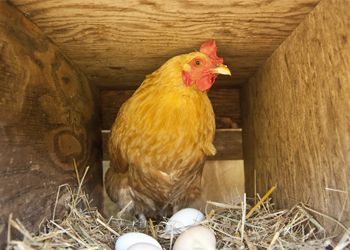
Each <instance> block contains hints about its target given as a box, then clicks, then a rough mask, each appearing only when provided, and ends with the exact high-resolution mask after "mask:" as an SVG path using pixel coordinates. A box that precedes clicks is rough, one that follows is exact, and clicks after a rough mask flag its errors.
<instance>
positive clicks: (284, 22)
mask: <svg viewBox="0 0 350 250" xmlns="http://www.w3.org/2000/svg"><path fill="white" fill-rule="evenodd" d="M9 1H10V2H11V3H13V4H14V5H15V6H16V7H17V8H18V9H20V10H21V11H22V12H23V13H24V14H25V15H26V16H27V17H29V18H30V19H31V20H32V21H33V22H34V23H35V24H37V25H38V26H39V28H40V29H41V30H42V31H43V32H44V33H45V34H46V35H47V36H48V37H49V38H50V39H52V41H54V42H55V43H56V44H57V45H58V46H59V47H60V48H61V50H62V52H63V53H64V54H66V55H67V56H68V57H69V58H70V59H72V61H73V62H74V63H75V64H77V65H78V66H79V67H80V68H81V69H82V70H83V71H84V72H85V73H86V74H87V76H88V78H89V80H90V81H91V82H93V83H95V84H96V85H98V86H100V87H111V86H112V87H113V88H126V87H129V88H135V87H136V86H138V85H139V84H140V83H141V82H142V80H143V79H144V76H145V75H146V74H149V73H152V72H153V71H154V70H155V69H157V68H158V67H159V66H160V65H162V64H163V63H164V62H165V61H166V60H168V59H169V58H171V57H173V56H175V55H178V54H182V53H188V52H191V51H194V50H198V49H199V46H200V44H201V43H202V42H203V41H205V40H207V39H209V38H214V39H216V40H217V42H218V47H219V55H221V56H223V57H224V59H225V62H226V63H227V64H228V65H229V67H230V68H231V69H232V71H233V76H232V77H219V79H218V80H217V82H216V85H217V86H222V87H226V88H227V87H232V86H237V85H240V84H242V83H244V82H246V81H247V79H248V78H249V77H250V76H251V75H252V74H253V73H254V72H255V71H256V69H257V68H258V67H259V66H260V65H261V64H262V63H263V62H264V61H265V60H266V58H268V57H269V56H270V54H271V53H272V52H273V51H274V50H275V49H276V48H277V47H278V46H279V45H280V44H281V43H282V41H283V40H284V39H285V38H286V37H288V35H289V34H290V33H291V32H292V31H293V30H294V28H295V27H296V26H297V25H298V24H299V23H300V22H301V21H302V20H303V19H304V17H305V16H306V15H307V14H308V13H309V12H310V11H311V10H312V9H313V8H314V7H315V5H316V4H317V3H318V2H319V0H269V1H266V0H249V1H241V0H224V1H219V2H216V1H210V0H201V1H199V0H195V1H184V0H176V1H171V2H169V1H163V0H132V1H116V0H100V1H94V0H86V1H81V0H69V1H66V0H54V1H52V0H40V1H33V0H9Z"/></svg>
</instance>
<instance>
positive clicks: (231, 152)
mask: <svg viewBox="0 0 350 250" xmlns="http://www.w3.org/2000/svg"><path fill="white" fill-rule="evenodd" d="M109 136H110V133H109V132H103V133H102V138H103V159H104V160H109V154H108V146H107V143H108V139H109ZM214 145H215V147H216V150H217V152H216V155H215V156H212V157H209V158H208V160H241V159H242V158H243V153H242V131H240V130H232V129H224V130H220V129H219V130H217V131H216V134H215V140H214Z"/></svg>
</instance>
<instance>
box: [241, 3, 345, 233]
mask: <svg viewBox="0 0 350 250" xmlns="http://www.w3.org/2000/svg"><path fill="white" fill-rule="evenodd" d="M349 9H350V1H349V0H324V1H322V2H321V3H320V4H319V5H318V6H317V7H316V8H315V11H313V12H312V13H311V14H310V15H309V16H308V17H307V19H306V20H305V21H304V22H303V23H302V24H301V25H300V26H299V27H298V28H297V29H296V30H295V31H294V32H293V34H292V35H291V36H290V37H289V38H288V39H287V40H286V41H285V42H284V43H283V44H282V45H281V46H280V47H279V48H278V49H277V50H276V51H275V52H274V53H273V55H272V56H271V58H269V60H268V61H267V62H266V63H265V64H264V65H263V67H261V69H260V70H259V71H258V72H257V74H256V75H255V76H254V77H252V78H251V79H250V81H249V83H248V84H247V85H245V86H244V87H243V94H242V101H243V102H242V103H243V113H244V115H243V131H244V132H243V142H244V150H243V151H244V160H245V169H246V189H247V191H248V193H249V194H250V195H252V194H253V187H254V171H256V177H257V179H256V184H257V190H258V192H260V193H264V192H266V190H267V189H268V188H269V187H270V186H271V185H274V184H277V187H278V188H277V191H276V192H275V194H274V198H275V201H276V202H277V204H278V205H279V206H280V207H285V206H291V205H292V204H295V203H296V202H297V201H303V202H306V203H308V204H309V205H310V206H311V207H313V208H315V209H316V210H318V211H320V212H323V213H325V214H328V215H330V216H332V217H334V218H336V219H338V220H340V221H342V223H344V224H345V225H346V226H347V227H349V226H350V202H349V198H350V184H349V180H350V70H349V69H350V12H349ZM336 190H338V191H336ZM328 228H329V229H332V228H331V227H328Z"/></svg>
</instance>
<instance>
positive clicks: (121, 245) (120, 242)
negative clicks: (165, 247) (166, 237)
mask: <svg viewBox="0 0 350 250" xmlns="http://www.w3.org/2000/svg"><path fill="white" fill-rule="evenodd" d="M136 243H148V244H152V245H154V246H155V247H158V248H159V249H162V247H161V246H160V244H159V243H158V241H156V240H155V239H154V238H152V237H151V236H149V235H147V234H143V233H136V232H135V233H126V234H123V235H122V236H120V237H119V238H118V239H117V242H116V243H115V250H127V249H128V248H129V247H130V246H132V245H135V244H136Z"/></svg>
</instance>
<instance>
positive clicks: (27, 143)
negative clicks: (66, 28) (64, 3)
mask: <svg viewBox="0 0 350 250" xmlns="http://www.w3.org/2000/svg"><path fill="white" fill-rule="evenodd" d="M94 93H95V92H94V91H93V89H92V88H91V87H90V86H89V84H88V82H87V80H86V78H85V76H84V75H82V74H81V73H80V72H79V71H77V70H75V69H74V67H73V66H72V65H71V64H70V63H69V61H68V60H67V59H66V58H65V57H64V56H63V55H62V54H61V53H60V52H59V51H58V50H57V47H55V46H54V45H53V44H52V43H50V42H49V40H48V39H46V38H45V37H44V36H43V34H42V33H41V32H40V30H39V29H38V28H37V27H36V26H35V25H33V24H32V23H31V22H30V21H28V20H27V19H26V18H25V17H24V16H23V15H22V14H21V13H20V12H18V11H17V9H15V8H13V7H11V6H9V5H8V4H7V3H6V2H4V1H0V183H1V184H0V249H4V248H5V246H4V245H2V244H5V236H6V232H7V230H6V228H7V227H6V223H7V221H8V216H9V214H10V213H13V216H14V218H18V219H20V220H21V221H22V222H23V223H24V224H25V225H26V226H27V227H28V228H31V229H32V230H36V229H38V225H39V223H40V222H41V221H42V220H43V219H44V218H45V217H47V218H49V216H50V214H51V212H52V209H53V203H54V202H55V198H56V192H57V188H58V186H59V185H61V184H63V183H71V184H73V183H76V181H75V171H74V167H73V159H75V160H76V163H77V166H78V169H79V171H80V172H81V174H82V172H83V171H84V170H85V167H86V166H90V172H89V174H88V177H87V181H86V189H87V192H89V194H90V197H91V198H92V199H93V200H94V202H95V205H99V204H100V203H101V198H102V195H101V194H102V185H101V184H102V172H101V162H100V161H101V151H100V150H101V149H100V148H101V145H100V133H99V130H100V127H99V120H98V111H97V109H96V105H95V101H96V97H95V94H94Z"/></svg>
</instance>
